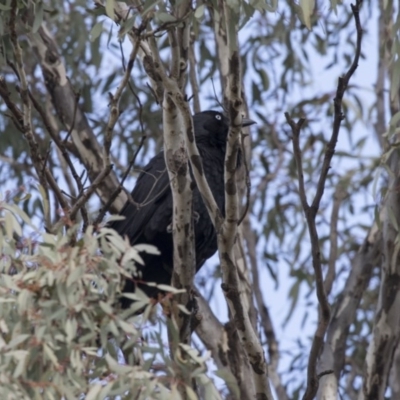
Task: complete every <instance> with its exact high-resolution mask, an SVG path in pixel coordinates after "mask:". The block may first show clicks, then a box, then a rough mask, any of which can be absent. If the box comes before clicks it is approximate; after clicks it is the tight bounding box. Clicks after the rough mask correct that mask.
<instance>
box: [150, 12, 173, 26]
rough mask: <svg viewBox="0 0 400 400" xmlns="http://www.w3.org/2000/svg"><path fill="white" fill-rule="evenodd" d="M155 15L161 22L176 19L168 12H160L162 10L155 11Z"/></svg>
mask: <svg viewBox="0 0 400 400" xmlns="http://www.w3.org/2000/svg"><path fill="white" fill-rule="evenodd" d="M155 17H156V18H157V19H158V20H159V21H160V22H162V23H164V22H174V21H176V18H175V17H174V16H173V15H171V14H168V13H166V12H162V11H159V12H157V13H156V14H155Z"/></svg>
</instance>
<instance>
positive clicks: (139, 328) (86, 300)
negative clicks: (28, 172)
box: [0, 202, 219, 400]
mask: <svg viewBox="0 0 400 400" xmlns="http://www.w3.org/2000/svg"><path fill="white" fill-rule="evenodd" d="M21 221H24V222H25V226H26V227H28V226H29V227H30V229H31V234H30V235H29V236H24V237H23V238H22V237H21V235H22V229H21ZM76 229H77V227H70V228H69V230H68V233H67V234H61V233H59V234H57V235H51V234H47V233H41V232H39V231H38V230H37V229H36V228H35V227H34V226H33V224H32V223H31V221H30V219H29V217H28V216H27V215H26V214H25V213H24V212H23V211H22V210H21V209H20V208H19V207H18V206H17V205H15V204H7V203H5V202H0V251H1V254H2V257H1V260H0V262H1V264H0V268H1V274H0V331H1V336H0V382H1V396H2V398H4V399H15V400H17V399H18V400H20V399H21V400H22V399H60V398H62V397H63V398H65V399H70V400H72V399H77V398H85V399H104V398H109V399H110V398H114V397H115V396H121V397H119V398H137V399H147V398H149V397H151V398H154V399H166V398H174V397H173V394H174V393H176V391H177V385H178V383H177V382H175V381H174V375H175V372H176V371H177V369H179V368H186V367H187V363H191V364H193V366H194V368H193V369H195V368H196V370H195V372H193V378H195V379H196V380H197V383H198V385H199V386H202V387H204V390H205V392H206V393H208V395H209V397H207V398H210V399H218V398H219V394H218V392H217V391H216V389H215V387H214V385H213V384H212V383H211V381H210V379H209V378H208V377H207V376H206V375H205V371H206V366H205V360H206V358H204V357H202V356H200V355H199V354H198V352H197V350H194V349H192V348H190V346H184V345H181V346H180V348H179V349H178V350H177V351H180V352H183V353H185V354H187V355H188V356H189V357H186V358H185V359H183V358H182V357H181V358H179V357H175V359H176V360H177V361H176V362H172V361H171V359H170V358H169V356H168V351H167V352H165V351H164V349H163V344H162V338H161V337H160V333H158V332H157V331H155V332H151V331H147V332H146V331H144V330H143V327H144V326H145V324H146V323H147V319H148V315H149V311H150V309H151V307H150V306H149V299H148V298H147V297H146V296H145V295H144V294H141V292H139V291H138V292H136V293H135V294H131V295H130V296H131V298H133V299H136V302H135V303H134V306H133V307H131V308H130V309H129V310H127V311H123V310H121V309H120V308H119V306H118V304H119V303H118V300H117V299H118V296H119V295H120V292H121V279H122V278H123V277H124V276H125V277H128V278H131V276H130V274H131V273H132V272H134V270H135V265H136V264H135V263H138V262H139V263H140V262H141V259H140V257H139V255H138V248H135V247H133V248H132V247H130V245H129V244H128V242H126V241H124V240H123V239H122V238H121V237H120V236H118V235H117V234H116V233H115V232H114V231H112V230H110V229H108V228H100V229H99V230H98V232H93V227H89V228H88V229H87V231H86V232H85V233H84V234H83V235H82V236H81V237H80V238H79V240H78V241H77V242H72V239H71V238H72V237H74V235H72V233H73V232H74V231H75V230H76ZM18 237H20V240H17V238H18ZM140 250H141V251H143V250H147V251H150V252H152V251H155V249H153V248H151V247H150V246H145V245H142V247H141V248H140ZM143 307H146V309H145V312H144V315H143V316H134V315H133V313H134V312H135V310H138V309H141V308H143ZM157 318H158V317H157ZM155 359H158V369H154V366H153V365H152V362H151V361H153V360H155ZM180 360H181V364H180ZM193 369H188V370H190V371H192V370H193ZM167 388H168V389H167ZM187 391H188V394H189V398H197V397H196V395H195V393H194V392H193V390H192V389H191V388H190V387H188V388H187ZM175 398H177V397H175Z"/></svg>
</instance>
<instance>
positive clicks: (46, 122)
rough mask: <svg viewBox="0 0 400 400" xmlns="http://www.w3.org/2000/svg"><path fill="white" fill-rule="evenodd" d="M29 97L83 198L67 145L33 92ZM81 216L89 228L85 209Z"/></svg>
mask: <svg viewBox="0 0 400 400" xmlns="http://www.w3.org/2000/svg"><path fill="white" fill-rule="evenodd" d="M29 97H30V99H31V101H32V104H33V106H34V107H35V109H36V111H37V112H38V113H39V115H40V117H41V118H42V121H43V123H44V126H45V128H46V130H47V132H48V134H49V135H50V137H51V138H52V139H53V141H54V143H55V144H56V146H57V147H58V148H59V150H60V151H61V154H62V156H63V158H64V160H65V161H66V163H67V165H68V167H69V169H70V171H71V174H72V176H73V178H74V180H75V182H76V185H77V187H78V191H79V194H78V196H81V195H82V194H83V190H84V187H83V183H82V179H81V177H80V176H79V175H78V174H77V172H76V169H75V166H74V164H73V162H72V160H71V158H70V157H69V154H68V152H67V149H66V148H65V144H64V141H65V140H64V141H63V140H61V139H60V137H59V135H58V133H57V132H55V131H54V129H53V127H52V125H51V122H50V121H49V119H48V117H47V114H46V112H45V111H44V110H43V108H42V106H41V105H40V104H39V102H38V101H37V100H36V99H35V97H34V96H33V95H32V93H31V92H29ZM81 215H82V219H83V223H84V227H85V226H87V225H88V224H89V219H88V215H87V211H86V208H85V207H82V208H81Z"/></svg>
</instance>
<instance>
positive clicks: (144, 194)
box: [110, 111, 255, 307]
mask: <svg viewBox="0 0 400 400" xmlns="http://www.w3.org/2000/svg"><path fill="white" fill-rule="evenodd" d="M254 123H255V122H254V121H252V120H251V119H247V118H243V122H242V125H243V126H249V125H252V124H254ZM193 124H194V133H195V138H196V144H197V148H198V149H199V153H200V156H201V158H202V161H203V168H204V174H205V176H206V179H207V181H208V184H209V186H210V189H211V191H212V193H213V195H214V198H215V201H216V202H217V204H218V207H219V209H220V210H221V212H222V214H223V215H224V214H225V191H224V160H225V151H226V140H227V135H228V130H229V120H228V118H227V117H225V116H224V115H223V114H221V113H219V112H216V111H204V112H201V113H198V114H196V115H194V116H193ZM131 195H132V199H133V200H134V201H135V202H136V203H137V206H136V205H134V204H132V203H131V202H129V201H127V203H126V204H125V206H124V207H123V209H122V211H121V212H120V215H122V216H124V217H125V219H124V220H121V221H113V222H112V223H111V224H110V227H111V228H113V229H115V230H116V231H117V232H118V233H119V234H120V235H121V236H127V237H128V238H129V240H130V243H131V245H135V244H141V243H146V244H152V245H154V246H156V247H157V248H158V250H159V251H160V255H154V254H147V253H141V257H142V258H143V261H144V264H145V265H144V266H138V268H139V270H140V272H141V277H140V278H136V280H140V281H143V282H156V283H158V284H167V285H169V284H170V283H171V272H172V268H173V242H172V232H171V225H172V206H173V203H172V193H171V189H170V184H169V177H168V171H167V167H166V164H165V160H164V152H163V151H161V152H160V153H158V154H157V155H156V156H155V157H153V158H152V159H151V160H150V162H149V163H148V164H147V165H146V167H145V168H144V170H143V171H142V172H141V173H140V175H139V177H138V179H137V182H136V185H135V187H134V189H133V191H132V193H131ZM193 212H194V234H195V250H196V271H198V270H199V269H200V267H201V266H202V265H203V264H204V263H205V261H206V260H207V259H208V258H210V257H211V256H212V255H213V254H214V253H215V252H216V251H217V235H216V232H215V229H214V226H213V224H212V222H211V219H210V217H209V215H208V212H207V209H206V207H205V205H204V203H203V200H202V198H201V195H200V192H199V190H198V189H197V187H195V188H194V189H193ZM137 285H138V287H140V288H141V289H142V290H143V291H144V292H145V293H146V294H147V295H148V296H150V297H156V296H157V293H158V292H159V291H158V290H157V289H156V288H154V287H151V286H147V285H145V284H140V283H138V284H137ZM134 290H135V283H134V280H127V281H126V284H125V288H124V290H123V291H124V292H133V291H134ZM121 303H122V306H123V307H127V306H129V304H130V303H131V301H130V300H128V299H126V298H123V299H122V300H121Z"/></svg>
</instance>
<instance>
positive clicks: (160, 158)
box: [110, 152, 172, 244]
mask: <svg viewBox="0 0 400 400" xmlns="http://www.w3.org/2000/svg"><path fill="white" fill-rule="evenodd" d="M131 196H132V199H133V201H134V202H135V203H136V204H132V203H131V202H130V201H129V200H128V201H127V202H126V203H125V206H124V207H123V209H122V210H121V212H120V215H121V216H124V217H125V219H124V220H121V221H113V222H111V223H110V228H112V229H115V230H116V231H117V232H118V233H119V234H120V235H121V236H128V237H129V240H130V242H131V243H132V244H135V243H136V241H137V240H138V239H139V238H140V237H141V236H142V235H143V234H144V232H145V230H146V229H147V227H146V225H147V224H148V222H149V220H150V219H151V218H152V217H153V216H155V214H159V213H160V212H161V211H162V210H163V213H164V214H165V213H169V212H170V211H169V210H167V209H165V208H164V207H163V204H165V203H167V204H168V203H169V202H171V204H172V198H171V199H169V197H171V191H170V186H169V177H168V171H167V168H166V165H165V161H164V153H163V152H161V153H159V154H157V155H156V156H155V157H154V158H153V159H152V160H151V161H150V162H149V163H148V164H147V165H146V167H145V168H144V170H143V171H142V172H141V173H140V175H139V177H138V180H137V181H136V185H135V187H134V189H133V191H132V193H131ZM169 200H171V201H169ZM171 216H172V209H171ZM164 217H167V218H168V216H166V215H164Z"/></svg>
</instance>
